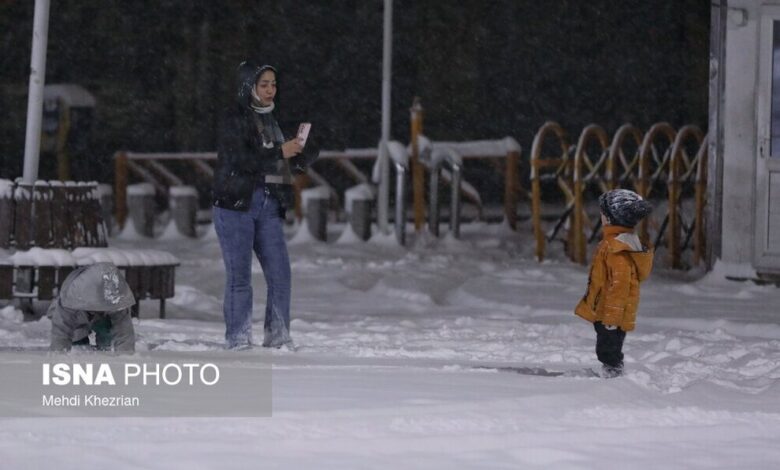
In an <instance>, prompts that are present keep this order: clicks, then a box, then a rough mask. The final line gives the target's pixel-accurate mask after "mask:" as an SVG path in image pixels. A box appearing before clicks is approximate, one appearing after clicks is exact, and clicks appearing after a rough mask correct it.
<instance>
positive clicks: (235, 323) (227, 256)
mask: <svg viewBox="0 0 780 470" xmlns="http://www.w3.org/2000/svg"><path fill="white" fill-rule="evenodd" d="M214 228H215V229H216V231H217V236H218V237H219V245H220V247H221V248H222V259H223V260H224V262H225V272H226V274H227V279H226V282H225V300H224V306H223V311H224V315H225V343H226V347H228V348H230V349H235V348H245V347H249V346H251V344H252V252H253V251H254V253H255V255H256V256H257V259H258V260H259V261H260V265H261V266H262V268H263V274H264V275H265V281H266V284H267V285H268V296H267V299H266V304H265V328H264V330H265V338H264V339H263V346H266V347H279V346H282V345H283V344H287V343H290V342H291V339H290V284H291V276H290V258H289V256H288V254H287V243H286V242H285V240H284V233H283V232H282V218H281V212H280V208H279V201H277V200H276V198H275V197H273V196H271V195H270V194H269V192H268V190H267V188H264V187H263V186H258V187H257V188H255V191H254V193H253V194H252V203H251V205H250V208H249V210H248V211H246V212H244V211H234V210H230V209H223V208H220V207H215V208H214Z"/></svg>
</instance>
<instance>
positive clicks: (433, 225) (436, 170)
mask: <svg viewBox="0 0 780 470" xmlns="http://www.w3.org/2000/svg"><path fill="white" fill-rule="evenodd" d="M440 172H441V165H440V164H438V163H435V162H434V163H433V166H432V167H431V174H430V181H429V183H428V188H429V191H430V195H429V196H428V230H430V231H431V233H432V234H433V236H434V237H438V236H439V179H440V176H441V175H440Z"/></svg>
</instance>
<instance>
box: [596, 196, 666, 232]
mask: <svg viewBox="0 0 780 470" xmlns="http://www.w3.org/2000/svg"><path fill="white" fill-rule="evenodd" d="M599 207H600V208H601V212H602V213H603V214H604V215H605V216H606V217H607V220H608V221H609V223H610V224H611V225H620V226H622V227H629V228H633V227H634V226H635V225H636V224H638V223H639V221H640V220H642V219H644V218H645V217H647V215H648V214H650V213H651V212H652V211H653V206H652V205H651V204H650V203H649V202H647V201H645V200H644V199H642V196H640V195H639V194H637V193H635V192H633V191H629V190H628V189H613V190H612V191H609V192H606V193H604V194H602V195H601V196H599Z"/></svg>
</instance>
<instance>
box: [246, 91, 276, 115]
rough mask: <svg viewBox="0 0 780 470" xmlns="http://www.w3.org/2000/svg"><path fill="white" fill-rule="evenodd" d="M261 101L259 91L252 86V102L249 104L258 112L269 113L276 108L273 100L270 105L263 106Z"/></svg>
mask: <svg viewBox="0 0 780 470" xmlns="http://www.w3.org/2000/svg"><path fill="white" fill-rule="evenodd" d="M260 102H261V101H260V97H259V96H257V93H255V88H254V87H252V102H251V103H250V104H249V106H251V107H252V109H253V110H254V111H255V112H256V113H257V114H267V113H270V112H271V111H273V110H274V102H273V101H271V104H269V105H268V106H262V105H261V104H260Z"/></svg>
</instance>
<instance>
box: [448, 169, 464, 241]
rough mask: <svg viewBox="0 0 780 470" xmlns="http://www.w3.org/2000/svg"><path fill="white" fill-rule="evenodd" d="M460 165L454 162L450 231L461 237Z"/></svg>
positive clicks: (456, 236)
mask: <svg viewBox="0 0 780 470" xmlns="http://www.w3.org/2000/svg"><path fill="white" fill-rule="evenodd" d="M462 173H463V171H462V169H461V166H460V165H456V164H452V200H451V201H450V204H451V209H450V233H451V234H452V236H453V237H455V238H460V182H461V177H462Z"/></svg>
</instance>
